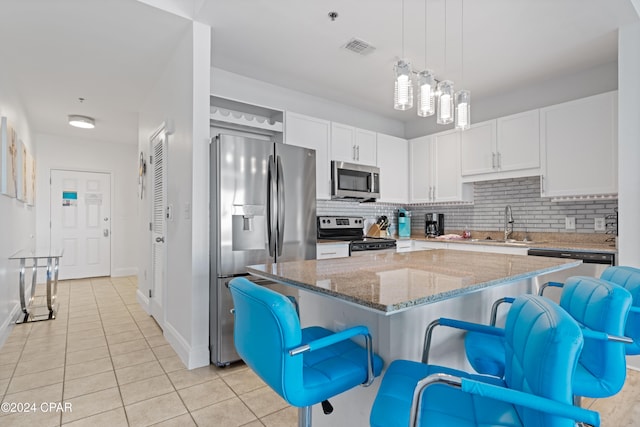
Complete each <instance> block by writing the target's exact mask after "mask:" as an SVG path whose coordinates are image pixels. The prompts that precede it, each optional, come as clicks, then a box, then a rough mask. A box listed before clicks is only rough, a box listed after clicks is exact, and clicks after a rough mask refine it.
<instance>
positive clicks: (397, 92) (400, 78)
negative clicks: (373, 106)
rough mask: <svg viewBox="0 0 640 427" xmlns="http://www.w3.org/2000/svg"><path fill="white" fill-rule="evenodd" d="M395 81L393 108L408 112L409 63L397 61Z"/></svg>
mask: <svg viewBox="0 0 640 427" xmlns="http://www.w3.org/2000/svg"><path fill="white" fill-rule="evenodd" d="M402 57H403V58H404V0H402ZM394 71H395V75H396V79H395V87H394V92H393V108H395V109H396V110H409V109H411V108H413V82H412V79H411V63H409V62H408V61H405V60H404V59H401V60H399V61H398V62H397V63H396V65H395V67H394Z"/></svg>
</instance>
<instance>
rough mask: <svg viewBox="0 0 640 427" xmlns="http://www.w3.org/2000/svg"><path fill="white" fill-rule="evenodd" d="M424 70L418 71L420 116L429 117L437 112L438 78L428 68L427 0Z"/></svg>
mask: <svg viewBox="0 0 640 427" xmlns="http://www.w3.org/2000/svg"><path fill="white" fill-rule="evenodd" d="M424 68H425V69H424V71H420V72H419V73H418V108H417V110H418V116H420V117H429V116H433V115H434V114H435V112H436V109H435V97H436V79H435V77H434V76H433V71H431V70H429V69H427V0H424Z"/></svg>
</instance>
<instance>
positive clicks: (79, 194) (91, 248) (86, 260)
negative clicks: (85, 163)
mask: <svg viewBox="0 0 640 427" xmlns="http://www.w3.org/2000/svg"><path fill="white" fill-rule="evenodd" d="M50 182H51V189H50V192H51V193H50V200H51V211H50V212H51V223H50V226H51V246H52V247H54V248H62V249H64V254H63V256H62V258H61V260H60V273H59V274H60V276H59V277H60V279H79V278H83V277H99V276H109V275H111V175H110V174H109V173H97V172H79V171H68V170H56V169H53V170H51V181H50Z"/></svg>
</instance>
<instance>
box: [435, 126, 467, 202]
mask: <svg viewBox="0 0 640 427" xmlns="http://www.w3.org/2000/svg"><path fill="white" fill-rule="evenodd" d="M460 140H461V138H460V132H459V131H457V130H451V131H447V132H441V133H438V134H435V135H433V142H432V145H433V160H434V161H433V171H434V174H433V186H434V188H435V191H434V193H435V194H434V198H435V201H436V202H458V201H463V200H467V199H468V195H467V194H466V192H465V194H463V184H462V177H461V173H460Z"/></svg>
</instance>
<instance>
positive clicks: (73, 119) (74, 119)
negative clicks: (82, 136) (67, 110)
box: [69, 114, 96, 129]
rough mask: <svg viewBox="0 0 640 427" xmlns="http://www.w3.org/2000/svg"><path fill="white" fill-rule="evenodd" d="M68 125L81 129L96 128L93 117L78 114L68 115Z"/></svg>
mask: <svg viewBox="0 0 640 427" xmlns="http://www.w3.org/2000/svg"><path fill="white" fill-rule="evenodd" d="M69 124H70V125H71V126H73V127H77V128H82V129H93V128H94V127H96V123H95V120H94V119H93V117H88V116H80V115H78V114H70V115H69Z"/></svg>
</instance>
